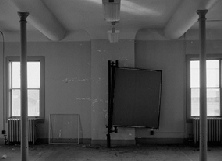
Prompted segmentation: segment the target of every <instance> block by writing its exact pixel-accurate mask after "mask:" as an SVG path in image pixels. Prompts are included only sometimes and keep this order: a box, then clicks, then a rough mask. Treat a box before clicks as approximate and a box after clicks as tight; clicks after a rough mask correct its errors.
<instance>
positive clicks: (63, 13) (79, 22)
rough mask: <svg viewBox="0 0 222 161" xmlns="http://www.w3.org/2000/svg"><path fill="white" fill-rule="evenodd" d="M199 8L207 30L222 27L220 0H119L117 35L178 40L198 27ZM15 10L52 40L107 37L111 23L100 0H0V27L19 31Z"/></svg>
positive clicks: (4, 30)
mask: <svg viewBox="0 0 222 161" xmlns="http://www.w3.org/2000/svg"><path fill="white" fill-rule="evenodd" d="M199 9H208V13H207V15H206V17H207V29H220V28H222V1H220V0H121V12H120V22H119V23H117V24H116V29H117V30H120V37H122V38H132V39H133V38H135V35H136V33H137V32H138V31H139V30H142V29H150V30H161V31H163V34H164V36H166V37H167V38H170V39H178V38H179V37H180V36H182V35H183V34H184V33H185V32H187V30H189V29H190V28H191V29H198V23H197V19H198V15H197V14H196V11H197V10H199ZM18 11H21V12H29V13H30V15H29V16H28V18H27V21H28V23H27V30H28V31H29V32H39V33H41V34H42V35H44V36H46V37H47V38H48V39H50V40H52V41H61V40H63V39H66V38H67V37H68V36H69V35H70V34H71V33H78V32H86V33H87V34H88V35H89V36H90V38H91V39H105V38H107V31H108V30H110V29H111V24H110V23H108V22H105V20H104V15H103V6H102V0H0V30H1V31H2V32H3V33H4V32H7V33H15V32H19V30H20V27H19V16H18V13H17V12H18Z"/></svg>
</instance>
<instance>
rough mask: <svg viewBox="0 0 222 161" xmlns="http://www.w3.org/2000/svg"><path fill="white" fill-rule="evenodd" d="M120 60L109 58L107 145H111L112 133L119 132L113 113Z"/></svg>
mask: <svg viewBox="0 0 222 161" xmlns="http://www.w3.org/2000/svg"><path fill="white" fill-rule="evenodd" d="M118 64H119V62H118V60H116V61H115V62H114V61H111V60H108V126H107V128H108V133H107V135H106V136H107V147H108V148H110V147H111V136H110V133H112V132H115V133H117V127H114V129H113V124H112V114H113V97H114V88H115V68H116V67H118Z"/></svg>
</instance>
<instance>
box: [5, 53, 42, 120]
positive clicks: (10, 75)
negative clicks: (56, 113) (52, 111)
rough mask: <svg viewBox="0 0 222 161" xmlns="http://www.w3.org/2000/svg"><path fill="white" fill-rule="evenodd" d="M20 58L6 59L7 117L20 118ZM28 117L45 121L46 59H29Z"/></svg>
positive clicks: (40, 57) (11, 57)
mask: <svg viewBox="0 0 222 161" xmlns="http://www.w3.org/2000/svg"><path fill="white" fill-rule="evenodd" d="M19 60H20V58H19V57H18V56H8V57H6V62H7V63H6V66H5V69H6V80H5V82H6V84H5V88H6V94H5V96H6V97H5V100H6V106H5V107H7V109H6V111H7V113H6V114H7V117H9V118H11V117H20V112H21V110H20V61H19ZM27 92H28V93H27V94H28V98H27V103H28V117H35V118H38V119H41V120H42V121H43V120H44V113H45V112H44V111H45V58H44V57H42V56H31V57H27Z"/></svg>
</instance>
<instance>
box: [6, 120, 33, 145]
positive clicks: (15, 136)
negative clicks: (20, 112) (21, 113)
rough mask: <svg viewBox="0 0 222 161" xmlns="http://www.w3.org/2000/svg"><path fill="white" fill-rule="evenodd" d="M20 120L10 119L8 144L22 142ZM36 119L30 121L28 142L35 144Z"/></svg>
mask: <svg viewBox="0 0 222 161" xmlns="http://www.w3.org/2000/svg"><path fill="white" fill-rule="evenodd" d="M20 123H21V120H20V119H8V142H9V143H19V142H20V140H21V128H20ZM36 139H37V137H36V119H28V142H29V143H32V144H35V141H36Z"/></svg>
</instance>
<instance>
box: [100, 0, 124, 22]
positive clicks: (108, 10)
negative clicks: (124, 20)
mask: <svg viewBox="0 0 222 161" xmlns="http://www.w3.org/2000/svg"><path fill="white" fill-rule="evenodd" d="M120 1H121V0H102V2H103V8H104V18H105V21H107V22H118V21H119V20H120Z"/></svg>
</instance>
